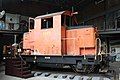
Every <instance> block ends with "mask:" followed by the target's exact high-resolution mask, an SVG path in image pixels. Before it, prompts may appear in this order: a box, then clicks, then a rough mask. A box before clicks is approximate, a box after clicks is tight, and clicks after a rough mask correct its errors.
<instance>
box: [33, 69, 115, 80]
mask: <svg viewBox="0 0 120 80" xmlns="http://www.w3.org/2000/svg"><path fill="white" fill-rule="evenodd" d="M32 73H33V74H34V77H45V78H48V80H49V79H51V80H52V79H58V80H62V79H63V80H114V79H113V77H112V76H108V75H104V74H93V73H91V74H85V73H84V74H83V73H82V74H81V73H75V72H73V71H72V70H70V69H58V70H57V69H54V70H53V69H48V68H47V69H40V70H34V71H32Z"/></svg>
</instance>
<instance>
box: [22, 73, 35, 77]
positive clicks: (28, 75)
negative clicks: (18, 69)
mask: <svg viewBox="0 0 120 80" xmlns="http://www.w3.org/2000/svg"><path fill="white" fill-rule="evenodd" d="M32 76H33V74H31V73H30V74H26V75H23V76H22V77H23V78H29V77H32Z"/></svg>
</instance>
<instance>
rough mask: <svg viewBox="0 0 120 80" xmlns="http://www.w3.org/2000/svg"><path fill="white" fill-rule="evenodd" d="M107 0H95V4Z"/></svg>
mask: <svg viewBox="0 0 120 80" xmlns="http://www.w3.org/2000/svg"><path fill="white" fill-rule="evenodd" d="M104 1H105V0H95V4H96V5H97V4H100V3H102V2H104Z"/></svg>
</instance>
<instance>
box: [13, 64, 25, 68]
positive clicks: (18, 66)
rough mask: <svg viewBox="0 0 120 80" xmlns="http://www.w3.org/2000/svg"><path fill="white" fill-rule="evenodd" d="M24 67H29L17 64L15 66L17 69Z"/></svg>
mask: <svg viewBox="0 0 120 80" xmlns="http://www.w3.org/2000/svg"><path fill="white" fill-rule="evenodd" d="M22 66H23V67H27V65H26V64H22V65H21V64H17V65H14V67H17V68H20V67H22Z"/></svg>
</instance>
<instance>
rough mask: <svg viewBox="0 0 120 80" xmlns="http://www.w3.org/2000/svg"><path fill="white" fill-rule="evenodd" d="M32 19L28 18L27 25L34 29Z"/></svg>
mask: <svg viewBox="0 0 120 80" xmlns="http://www.w3.org/2000/svg"><path fill="white" fill-rule="evenodd" d="M34 23H35V22H34V19H30V20H29V27H30V29H34Z"/></svg>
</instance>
